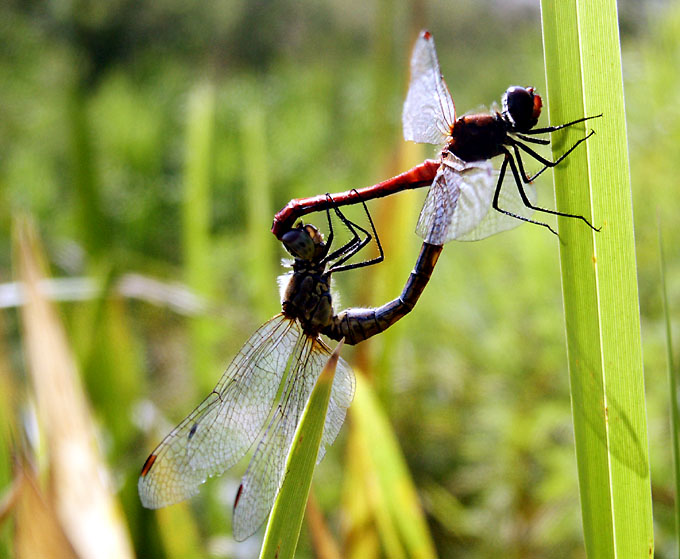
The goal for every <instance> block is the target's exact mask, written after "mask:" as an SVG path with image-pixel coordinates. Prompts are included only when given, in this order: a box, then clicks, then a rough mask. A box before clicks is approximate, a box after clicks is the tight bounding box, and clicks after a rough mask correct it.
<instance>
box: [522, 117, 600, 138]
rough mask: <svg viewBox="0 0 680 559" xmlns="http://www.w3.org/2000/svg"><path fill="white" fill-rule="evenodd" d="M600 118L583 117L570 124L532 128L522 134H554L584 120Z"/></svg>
mask: <svg viewBox="0 0 680 559" xmlns="http://www.w3.org/2000/svg"><path fill="white" fill-rule="evenodd" d="M601 116H602V113H600V114H599V115H595V116H584V117H583V118H578V119H576V120H572V121H571V122H567V123H565V124H559V125H558V126H546V127H545V128H534V129H533V130H529V131H527V132H524V134H526V135H528V136H533V135H534V134H545V133H546V132H556V131H557V130H562V128H568V127H569V126H574V124H578V123H579V122H585V121H586V120H590V119H591V118H600V117H601Z"/></svg>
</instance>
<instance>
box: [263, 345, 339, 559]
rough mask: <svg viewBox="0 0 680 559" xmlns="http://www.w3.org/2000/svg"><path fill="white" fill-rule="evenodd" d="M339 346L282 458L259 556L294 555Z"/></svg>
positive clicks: (317, 383)
mask: <svg viewBox="0 0 680 559" xmlns="http://www.w3.org/2000/svg"><path fill="white" fill-rule="evenodd" d="M342 346H343V342H342V341H341V342H340V343H339V344H338V345H337V347H336V348H335V351H333V354H332V355H331V357H330V358H329V359H328V363H327V364H326V366H325V367H324V369H323V371H322V372H321V375H319V378H318V380H317V381H316V385H315V386H314V390H312V394H311V396H310V397H309V403H308V404H307V407H306V408H305V411H304V413H303V414H302V419H301V420H300V424H299V425H298V428H297V429H296V431H295V438H294V439H293V441H294V442H293V444H292V446H291V449H290V452H289V453H288V460H287V462H286V477H285V478H284V480H283V484H282V485H281V489H280V490H279V494H278V496H277V498H276V502H275V503H274V508H273V509H272V513H271V515H270V517H269V522H268V523H267V531H266V532H265V536H264V543H263V544H262V551H261V552H260V559H269V558H272V559H274V558H276V559H286V558H289V557H293V556H294V555H295V548H296V547H297V542H298V538H299V536H300V528H301V527H302V519H303V517H304V514H305V506H306V504H307V496H308V495H309V488H310V487H311V485H312V476H313V475H314V466H315V465H316V458H317V456H318V455H319V445H320V444H321V435H322V434H323V426H324V422H325V420H326V411H327V410H328V402H329V400H330V397H331V388H332V387H333V378H334V376H335V368H336V366H337V364H338V358H339V356H340V350H341V349H342Z"/></svg>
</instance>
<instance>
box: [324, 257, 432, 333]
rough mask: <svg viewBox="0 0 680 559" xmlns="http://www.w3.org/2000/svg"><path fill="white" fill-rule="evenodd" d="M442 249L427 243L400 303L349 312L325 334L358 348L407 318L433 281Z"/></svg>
mask: <svg viewBox="0 0 680 559" xmlns="http://www.w3.org/2000/svg"><path fill="white" fill-rule="evenodd" d="M442 248H443V247H442V246H440V245H431V244H429V243H423V246H422V248H421V250H420V255H419V256H418V260H417V261H416V265H415V267H414V268H413V271H412V272H411V275H410V276H409V278H408V281H407V282H406V285H405V286H404V289H403V291H402V292H401V295H400V296H399V297H397V298H396V299H394V300H392V301H390V302H389V303H386V304H384V305H382V306H381V307H377V308H373V309H347V310H344V311H342V312H341V313H339V314H337V315H336V316H334V317H333V318H332V320H331V324H330V325H329V326H327V327H326V328H325V329H324V330H323V333H324V334H325V335H326V336H328V337H329V338H331V339H333V340H340V339H342V338H345V343H347V344H349V345H354V344H357V343H359V342H362V341H364V340H366V339H368V338H370V337H371V336H375V335H376V334H379V333H380V332H382V331H383V330H386V329H387V328H389V327H390V326H392V324H394V323H395V322H397V321H398V320H399V319H401V318H402V317H404V316H406V315H407V314H408V313H409V312H411V310H412V309H413V307H414V306H415V304H416V303H417V301H418V299H419V298H420V295H421V294H422V292H423V290H424V289H425V286H426V285H427V283H428V282H429V281H430V277H431V275H432V271H433V270H434V267H435V264H436V263H437V259H438V258H439V254H440V253H441V251H442Z"/></svg>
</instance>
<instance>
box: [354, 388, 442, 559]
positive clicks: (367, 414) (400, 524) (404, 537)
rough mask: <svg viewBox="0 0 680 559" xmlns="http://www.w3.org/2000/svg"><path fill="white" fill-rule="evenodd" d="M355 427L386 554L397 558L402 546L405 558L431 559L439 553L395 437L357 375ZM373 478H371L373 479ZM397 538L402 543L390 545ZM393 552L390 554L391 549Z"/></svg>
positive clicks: (379, 407)
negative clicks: (365, 463)
mask: <svg viewBox="0 0 680 559" xmlns="http://www.w3.org/2000/svg"><path fill="white" fill-rule="evenodd" d="M350 412H351V417H352V421H353V424H352V425H353V428H354V429H355V430H356V432H357V433H358V434H359V435H358V436H359V437H361V438H362V439H363V440H362V445H361V446H363V448H364V449H365V450H367V452H366V456H367V462H368V464H367V466H368V467H367V468H366V471H365V472H364V477H366V478H367V479H368V482H369V484H370V486H372V488H373V489H374V494H375V495H374V496H373V497H372V498H373V499H374V501H377V502H378V503H379V504H380V505H381V506H374V511H373V512H374V515H375V516H376V523H377V525H378V529H379V530H380V532H381V534H380V536H381V538H382V541H383V545H384V546H385V550H386V555H388V556H389V557H394V556H395V555H396V554H397V553H402V552H401V551H397V550H400V549H401V548H402V547H403V550H404V552H403V554H404V555H405V556H406V557H422V558H428V559H431V558H432V557H436V555H437V553H436V551H435V548H434V543H433V542H432V538H431V536H430V532H429V530H428V527H427V522H426V520H425V516H424V515H423V511H422V508H421V506H420V502H419V500H418V495H417V492H416V489H415V487H414V484H413V480H412V479H411V475H410V473H409V471H408V466H407V465H406V461H405V460H404V456H403V454H402V452H401V450H400V448H399V443H398V441H397V438H396V435H395V433H394V431H393V430H392V428H391V427H390V425H389V421H388V419H387V417H386V416H385V413H384V411H383V410H382V408H381V406H380V403H379V401H378V399H377V397H376V395H375V393H374V392H373V390H372V389H371V387H370V385H369V384H368V382H367V381H366V380H365V379H364V377H363V376H362V375H357V391H356V395H355V397H354V403H353V404H352V407H351V408H350ZM371 478H372V479H371ZM397 536H398V539H399V541H398V542H393V543H390V541H391V540H393V539H394V538H395V537H397ZM389 546H391V547H390V549H392V550H393V551H389V550H388V547H389Z"/></svg>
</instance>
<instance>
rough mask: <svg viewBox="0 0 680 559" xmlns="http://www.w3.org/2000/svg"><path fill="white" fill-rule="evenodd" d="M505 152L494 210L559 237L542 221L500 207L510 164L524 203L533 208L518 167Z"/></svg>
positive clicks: (495, 195)
mask: <svg viewBox="0 0 680 559" xmlns="http://www.w3.org/2000/svg"><path fill="white" fill-rule="evenodd" d="M503 151H504V153H505V158H504V159H503V164H502V165H501V169H500V172H499V174H498V182H497V183H496V191H495V192H494V193H493V203H492V206H493V209H494V210H496V211H498V212H501V213H502V214H505V215H509V216H510V217H514V218H515V219H521V220H522V221H526V222H527V223H533V224H535V225H540V226H541V227H546V228H547V229H548V230H549V231H550V232H551V233H554V234H555V235H557V231H555V230H554V229H553V228H552V227H550V225H548V224H547V223H542V222H540V221H534V220H533V219H530V218H528V217H524V216H522V215H518V214H514V213H512V212H509V211H507V210H504V209H502V208H501V207H500V206H499V205H498V199H499V198H500V195H501V185H502V184H503V178H504V177H505V170H506V169H507V167H508V163H509V164H510V169H511V170H512V174H513V175H514V177H515V184H517V187H518V188H519V191H520V195H521V196H522V201H523V202H524V204H525V205H527V206H528V207H531V205H530V204H528V203H527V202H528V201H529V200H528V198H527V197H526V194H524V191H523V190H522V187H521V184H522V181H521V180H520V178H519V174H518V173H517V167H515V163H514V161H513V160H512V155H511V154H510V152H509V151H508V150H507V149H505V148H503ZM557 237H558V238H559V235H557Z"/></svg>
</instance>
